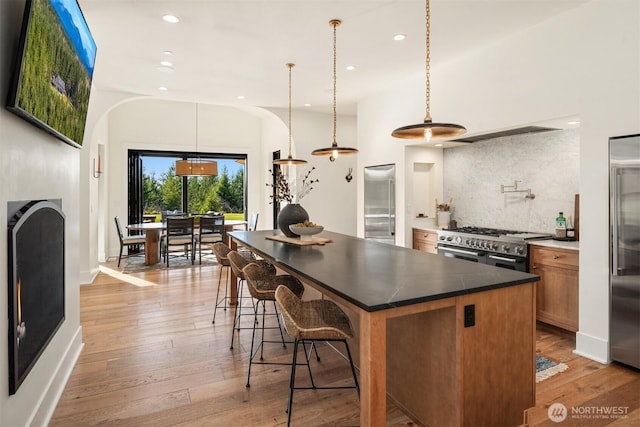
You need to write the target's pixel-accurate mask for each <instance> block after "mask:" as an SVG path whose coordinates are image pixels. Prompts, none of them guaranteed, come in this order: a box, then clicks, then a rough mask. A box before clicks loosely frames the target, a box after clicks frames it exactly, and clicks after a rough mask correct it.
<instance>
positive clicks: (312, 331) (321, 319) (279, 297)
mask: <svg viewBox="0 0 640 427" xmlns="http://www.w3.org/2000/svg"><path fill="white" fill-rule="evenodd" d="M275 297H276V301H277V302H278V305H279V306H280V313H282V319H283V320H284V326H285V329H286V331H287V333H288V334H289V335H291V336H292V337H293V339H294V343H293V360H292V361H291V378H290V380H289V401H288V403H287V426H289V425H291V411H292V409H293V392H294V390H310V389H313V390H318V389H321V390H324V389H346V388H355V389H356V390H357V393H358V398H360V385H359V384H358V378H357V376H356V370H355V367H354V366H353V358H352V357H351V351H350V350H349V343H348V342H347V340H348V339H350V338H353V337H354V335H355V334H354V329H353V326H352V325H351V321H350V320H349V317H348V316H347V315H346V313H345V312H344V311H342V309H341V308H340V307H338V305H337V304H336V303H334V302H333V301H329V300H326V299H314V300H308V301H303V300H302V299H301V298H300V297H298V296H297V295H296V294H295V293H293V292H291V290H290V289H289V288H287V287H286V286H278V289H276V293H275ZM315 341H328V342H336V341H337V342H342V343H344V345H345V348H346V350H347V357H348V358H349V365H351V373H352V375H353V381H354V385H353V386H332V387H318V386H316V384H315V382H314V381H313V375H312V374H311V366H310V363H309V362H310V360H309V359H310V358H309V354H307V349H306V347H305V343H306V342H311V343H314V342H315ZM300 343H302V348H303V350H304V353H305V359H306V363H301V364H305V365H307V368H308V370H309V378H310V379H311V387H299V386H298V387H296V385H295V380H296V366H297V364H298V346H299V345H300Z"/></svg>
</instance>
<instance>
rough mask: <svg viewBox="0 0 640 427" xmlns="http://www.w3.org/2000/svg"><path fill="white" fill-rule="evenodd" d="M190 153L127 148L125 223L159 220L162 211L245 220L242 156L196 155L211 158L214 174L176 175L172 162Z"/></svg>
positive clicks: (243, 159)
mask: <svg viewBox="0 0 640 427" xmlns="http://www.w3.org/2000/svg"><path fill="white" fill-rule="evenodd" d="M193 156H194V153H177V152H159V151H138V150H130V151H129V171H128V172H129V173H128V177H129V186H128V188H129V194H128V200H129V222H130V223H132V222H141V221H142V220H144V221H160V219H161V213H162V212H163V211H172V212H181V213H186V214H203V213H207V212H222V213H224V214H225V217H227V218H229V219H246V200H247V198H246V188H247V183H246V175H245V164H246V156H245V155H228V154H224V155H223V154H207V155H206V156H205V155H202V154H198V158H200V159H203V160H206V161H215V162H217V164H218V175H217V176H188V177H187V176H177V175H176V166H175V164H176V161H177V160H186V159H190V158H193Z"/></svg>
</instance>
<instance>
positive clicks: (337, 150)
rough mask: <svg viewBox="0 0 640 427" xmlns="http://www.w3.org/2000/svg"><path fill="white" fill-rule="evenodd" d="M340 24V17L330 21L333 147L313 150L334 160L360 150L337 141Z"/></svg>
mask: <svg viewBox="0 0 640 427" xmlns="http://www.w3.org/2000/svg"><path fill="white" fill-rule="evenodd" d="M340 24H342V21H340V20H339V19H332V20H331V21H329V25H331V26H332V27H333V142H332V143H331V147H327V148H318V149H317V150H313V151H312V152H311V154H313V155H314V156H330V157H329V160H331V161H332V162H333V161H335V159H336V158H337V157H338V156H339V155H340V154H343V155H345V154H356V153H357V152H358V149H357V148H351V147H339V146H338V142H337V141H336V28H337V27H338V25H340Z"/></svg>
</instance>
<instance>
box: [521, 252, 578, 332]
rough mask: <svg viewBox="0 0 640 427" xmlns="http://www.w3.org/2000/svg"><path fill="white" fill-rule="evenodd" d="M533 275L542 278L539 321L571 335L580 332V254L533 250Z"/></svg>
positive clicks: (538, 293)
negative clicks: (564, 330) (566, 331)
mask: <svg viewBox="0 0 640 427" xmlns="http://www.w3.org/2000/svg"><path fill="white" fill-rule="evenodd" d="M529 251H530V252H529V271H530V272H531V273H533V274H537V275H538V276H540V281H539V282H538V289H537V291H536V317H537V320H538V321H540V322H544V323H548V324H550V325H554V326H557V327H559V328H562V329H566V330H568V331H571V332H576V331H577V330H578V251H575V250H570V249H560V248H551V247H543V246H537V245H530V246H529Z"/></svg>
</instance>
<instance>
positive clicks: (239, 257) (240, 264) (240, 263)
mask: <svg viewBox="0 0 640 427" xmlns="http://www.w3.org/2000/svg"><path fill="white" fill-rule="evenodd" d="M227 258H229V264H231V270H233V273H234V274H235V275H236V277H237V278H238V284H237V286H238V293H237V295H238V303H237V304H236V308H235V312H234V317H233V329H231V347H230V348H231V350H233V341H234V338H235V331H236V330H237V331H238V334H239V333H240V329H248V328H241V327H240V319H241V316H246V314H242V299H243V298H251V297H250V296H249V297H244V296H243V295H242V294H243V291H242V289H243V288H244V286H243V282H245V277H244V272H243V271H242V269H243V268H245V267H246V266H247V265H249V264H251V263H252V262H255V263H258V264H260V265H261V266H262V267H264V268H265V269H267V270H268V271H270V272H272V273H273V274H276V268H275V267H274V266H273V264H271V263H269V262H267V261H264V260H256V257H255V255H254V254H253V252H251V251H248V250H247V251H242V252H238V251H229V253H228V254H227ZM254 319H255V316H254Z"/></svg>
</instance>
